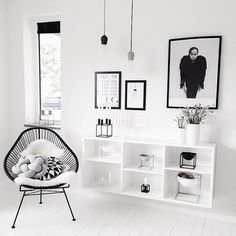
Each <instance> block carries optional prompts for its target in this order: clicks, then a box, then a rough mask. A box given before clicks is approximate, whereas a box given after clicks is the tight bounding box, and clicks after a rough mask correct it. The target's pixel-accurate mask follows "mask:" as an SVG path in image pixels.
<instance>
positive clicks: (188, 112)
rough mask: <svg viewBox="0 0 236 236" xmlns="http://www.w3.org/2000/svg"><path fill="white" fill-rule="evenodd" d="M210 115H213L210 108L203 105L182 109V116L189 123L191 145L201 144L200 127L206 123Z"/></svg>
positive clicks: (188, 134) (188, 131)
mask: <svg viewBox="0 0 236 236" xmlns="http://www.w3.org/2000/svg"><path fill="white" fill-rule="evenodd" d="M209 113H212V111H210V110H209V106H202V105H201V104H198V105H195V106H194V107H186V108H184V109H182V115H183V116H184V117H185V119H186V121H187V142H188V143H189V144H192V145H197V144H199V141H200V126H201V124H202V123H204V121H205V119H206V117H207V115H208V114H209Z"/></svg>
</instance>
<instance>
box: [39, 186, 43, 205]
mask: <svg viewBox="0 0 236 236" xmlns="http://www.w3.org/2000/svg"><path fill="white" fill-rule="evenodd" d="M39 192H40V194H39V204H43V201H42V197H43V195H42V189H40V190H39Z"/></svg>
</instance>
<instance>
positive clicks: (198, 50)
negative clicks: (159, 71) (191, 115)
mask: <svg viewBox="0 0 236 236" xmlns="http://www.w3.org/2000/svg"><path fill="white" fill-rule="evenodd" d="M221 45H222V36H198V37H188V38H175V39H170V40H169V50H168V75H167V108H183V107H193V106H194V105H197V104H201V105H202V106H207V105H208V106H209V108H210V109H218V100H219V98H218V96H219V95H218V94H219V80H220V61H221Z"/></svg>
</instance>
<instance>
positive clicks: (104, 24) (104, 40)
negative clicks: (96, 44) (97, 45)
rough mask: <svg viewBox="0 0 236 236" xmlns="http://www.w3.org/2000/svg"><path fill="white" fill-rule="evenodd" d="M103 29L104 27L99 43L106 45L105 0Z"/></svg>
mask: <svg viewBox="0 0 236 236" xmlns="http://www.w3.org/2000/svg"><path fill="white" fill-rule="evenodd" d="M103 29H104V34H103V36H102V37H101V44H102V45H107V41H108V37H107V36H106V34H105V31H106V0H104V21H103Z"/></svg>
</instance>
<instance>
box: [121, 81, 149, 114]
mask: <svg viewBox="0 0 236 236" xmlns="http://www.w3.org/2000/svg"><path fill="white" fill-rule="evenodd" d="M125 109H126V110H146V80H126V81H125Z"/></svg>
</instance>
